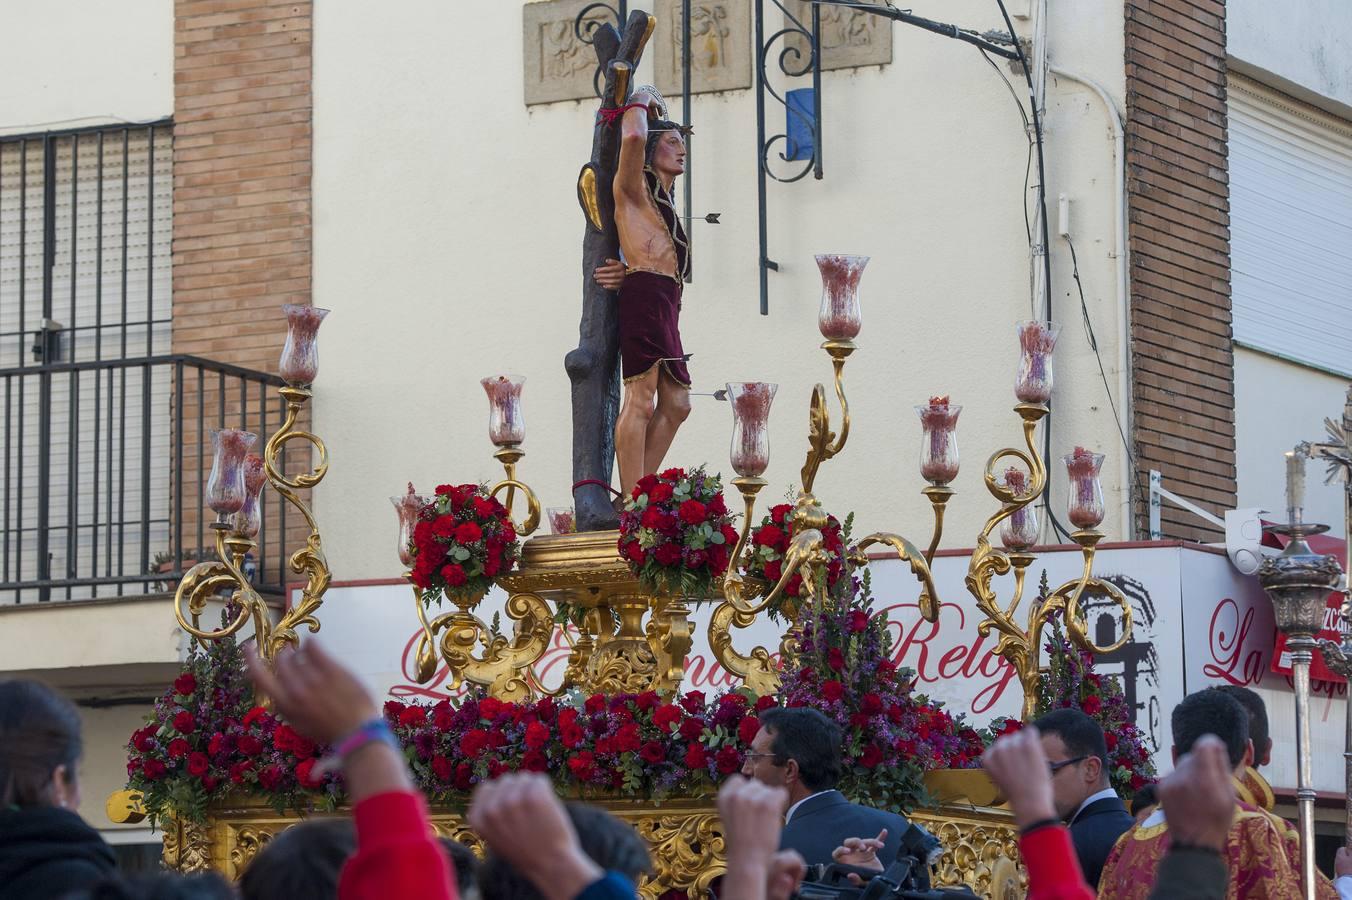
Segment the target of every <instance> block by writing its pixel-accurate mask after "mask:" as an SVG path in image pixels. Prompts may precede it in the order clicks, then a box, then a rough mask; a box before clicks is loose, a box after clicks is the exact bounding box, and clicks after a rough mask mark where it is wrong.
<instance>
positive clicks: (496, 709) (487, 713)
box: [479, 697, 507, 721]
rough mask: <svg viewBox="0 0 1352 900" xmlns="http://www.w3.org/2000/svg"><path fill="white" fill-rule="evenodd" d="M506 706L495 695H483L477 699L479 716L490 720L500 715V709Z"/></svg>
mask: <svg viewBox="0 0 1352 900" xmlns="http://www.w3.org/2000/svg"><path fill="white" fill-rule="evenodd" d="M506 708H507V704H506V703H503V702H502V701H501V700H499V699H498V698H497V697H485V698H483V699H482V700H480V701H479V717H480V718H482V719H488V720H489V721H492V720H493V719H496V718H497V717H498V716H500V715H502V711H503V710H504V709H506Z"/></svg>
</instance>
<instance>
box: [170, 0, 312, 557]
mask: <svg viewBox="0 0 1352 900" xmlns="http://www.w3.org/2000/svg"><path fill="white" fill-rule="evenodd" d="M174 20H175V21H174V244H173V253H174V256H173V290H174V294H173V297H174V305H173V351H174V352H175V353H186V354H193V355H197V356H203V357H207V358H209V359H212V360H215V361H217V362H225V363H231V364H234V365H237V366H243V367H245V368H249V369H254V370H259V371H263V372H268V373H275V372H276V371H277V360H278V357H279V355H280V353H281V349H282V344H283V343H284V341H285V337H286V324H285V319H284V317H283V315H282V313H281V306H282V304H284V303H299V304H308V303H310V266H311V256H310V253H311V244H310V237H311V198H310V173H311V139H312V135H311V121H312V116H311V112H312V108H313V103H312V94H311V85H310V74H311V59H312V52H311V51H312V47H313V41H312V38H313V30H312V27H311V26H312V19H311V4H310V3H295V2H290V3H280V2H276V0H176V2H175V4H174ZM198 396H199V395H198V393H197V392H196V391H194V390H186V389H185V390H184V392H183V396H181V397H178V398H176V412H177V416H176V420H177V421H178V422H179V423H180V427H181V428H183V431H184V438H185V441H186V442H187V446H189V447H192V446H196V445H197V443H198V442H203V441H206V440H207V437H206V435H204V434H199V433H198V428H197V420H198V416H199V408H198V407H199V400H198ZM270 399H271V401H272V402H271V405H270V407H269V409H268V417H269V418H268V420H267V422H266V423H265V424H266V432H271V431H272V430H275V429H276V427H277V425H278V423H279V416H278V412H279V408H278V404H279V401H277V400H276V399H275V394H272V395H271V397H270ZM247 402H248V404H249V408H248V409H247V410H242V409H241V401H240V400H239V399H238V398H236V397H234V396H227V397H226V399H225V408H224V410H222V409H221V408H220V399H219V398H218V397H216V396H215V395H214V392H208V393H207V394H204V395H203V399H202V401H201V405H202V406H203V407H209V408H204V409H202V410H200V412H201V413H202V414H203V415H202V417H203V419H204V424H206V425H211V424H215V421H216V420H217V418H218V416H220V415H221V414H224V416H225V418H226V420H227V422H228V423H229V424H238V423H243V424H245V425H246V426H247V427H249V428H251V429H254V428H259V427H260V426H262V425H264V423H263V422H262V421H261V420H260V418H259V415H258V412H259V411H258V400H257V398H254V397H250V398H248V401H247ZM302 424H304V423H302ZM266 438H267V433H261V434H260V435H259V443H258V447H259V450H260V452H261V448H262V444H263V442H264V440H266ZM292 446H293V447H295V448H296V449H295V450H294V451H293V452H292V453H291V454H290V455H289V458H288V460H287V463H288V465H287V468H288V469H289V470H291V471H296V470H298V469H302V468H306V467H308V463H309V457H308V454H306V453H305V452H303V450H302V449H301V448H304V447H305V446H306V445H305V444H303V443H301V444H293V445H292ZM205 475H206V473H204V472H201V471H200V470H199V469H198V468H197V466H196V464H195V462H191V463H190V462H188V461H186V460H185V467H184V471H183V472H182V473H181V476H180V477H182V479H183V482H184V485H185V488H187V490H186V491H185V493H186V495H187V496H191V497H194V498H195V497H196V486H197V484H198V482H200V481H201V480H202V479H204V478H205ZM185 506H189V507H191V508H185V511H184V525H185V527H186V530H187V532H188V534H189V535H191V538H189V537H186V536H185V543H192V542H193V541H195V540H196V533H197V530H198V529H197V519H196V515H197V508H196V506H195V504H186V505H185ZM279 512H280V511H279V506H278V502H277V498H276V496H275V495H271V498H270V500H269V501H268V502H267V504H266V506H265V507H264V530H265V537H266V532H267V529H268V524H269V521H270V520H271V522H272V523H273V524H274V527H276V524H277V523H279V522H280V518H281V517H280V514H279ZM299 519H300V517H299V516H298V515H297V514H295V513H294V512H290V513H289V514H288V515H287V529H286V530H287V545H288V547H289V548H292V549H294V548H295V547H296V546H297V545H298V541H299V539H300V538H301V537H302V535H303V532H299V531H298V529H297V525H298V520H299ZM265 546H275V543H274V542H271V541H269V542H268V543H267V544H266V545H265ZM188 549H192V548H191V547H189V548H188Z"/></svg>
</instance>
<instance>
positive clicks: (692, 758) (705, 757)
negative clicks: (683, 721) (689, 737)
mask: <svg viewBox="0 0 1352 900" xmlns="http://www.w3.org/2000/svg"><path fill="white" fill-rule="evenodd" d="M708 764H709V752H708V751H707V750H705V749H704V745H703V744H700V743H692V744H690V745H689V746H687V747H686V748H685V765H686V768H688V769H702V768H704V767H705V766H707V765H708Z"/></svg>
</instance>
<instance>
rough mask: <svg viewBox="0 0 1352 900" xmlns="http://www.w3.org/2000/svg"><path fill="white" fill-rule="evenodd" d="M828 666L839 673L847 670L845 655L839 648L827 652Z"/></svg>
mask: <svg viewBox="0 0 1352 900" xmlns="http://www.w3.org/2000/svg"><path fill="white" fill-rule="evenodd" d="M826 664H827V665H828V666H830V667H831V668H832V669H835V670H836V671H837V672H841V671H844V669H845V654H843V653H841V652H840V648H839V647H832V648H830V649H829V650H827V651H826Z"/></svg>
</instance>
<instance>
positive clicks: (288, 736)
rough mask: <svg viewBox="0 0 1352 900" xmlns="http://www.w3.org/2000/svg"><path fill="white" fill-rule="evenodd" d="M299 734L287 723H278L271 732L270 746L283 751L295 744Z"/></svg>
mask: <svg viewBox="0 0 1352 900" xmlns="http://www.w3.org/2000/svg"><path fill="white" fill-rule="evenodd" d="M299 737H300V735H298V734H296V733H295V732H294V731H292V730H291V728H290V727H289V726H287V725H278V726H277V730H276V731H274V732H273V733H272V746H274V747H276V748H277V749H278V750H281V751H283V752H285V751H288V750H290V749H291V748H292V747H293V746H295V743H296V739H297V738H299Z"/></svg>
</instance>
